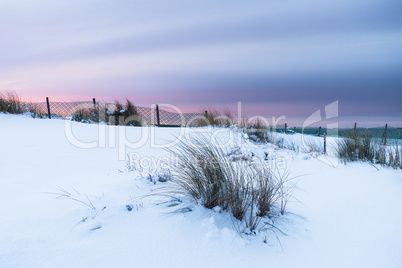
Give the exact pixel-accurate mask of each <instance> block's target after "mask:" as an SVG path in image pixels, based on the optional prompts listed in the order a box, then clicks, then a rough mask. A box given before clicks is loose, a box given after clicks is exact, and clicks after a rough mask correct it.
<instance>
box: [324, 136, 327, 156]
mask: <svg viewBox="0 0 402 268" xmlns="http://www.w3.org/2000/svg"><path fill="white" fill-rule="evenodd" d="M326 153H327V135H326V134H325V133H324V154H326Z"/></svg>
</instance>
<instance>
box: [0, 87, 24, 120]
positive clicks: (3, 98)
mask: <svg viewBox="0 0 402 268" xmlns="http://www.w3.org/2000/svg"><path fill="white" fill-rule="evenodd" d="M0 112H5V113H10V114H22V113H23V112H24V111H23V109H22V102H21V98H20V97H19V96H18V94H17V93H16V92H14V91H6V92H5V93H0Z"/></svg>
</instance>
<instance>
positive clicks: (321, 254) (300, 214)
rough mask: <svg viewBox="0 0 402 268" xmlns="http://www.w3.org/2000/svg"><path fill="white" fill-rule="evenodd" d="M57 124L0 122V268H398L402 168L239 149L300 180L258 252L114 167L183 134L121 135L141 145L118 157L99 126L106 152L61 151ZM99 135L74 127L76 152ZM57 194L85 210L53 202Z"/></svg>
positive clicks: (213, 217)
mask: <svg viewBox="0 0 402 268" xmlns="http://www.w3.org/2000/svg"><path fill="white" fill-rule="evenodd" d="M65 123H66V122H65V121H63V120H39V119H36V120H34V119H31V118H29V117H25V116H14V115H4V114H0V126H1V132H0V148H1V153H0V267H159V266H160V267H162V266H163V267H267V266H272V267H356V266H360V267H401V266H402V256H401V252H402V239H401V237H402V209H401V204H402V173H401V171H400V170H399V171H398V170H393V169H391V168H382V167H378V168H379V171H377V169H375V168H374V167H372V166H370V165H368V164H366V163H353V164H348V165H346V166H345V165H341V164H337V161H336V159H335V158H334V157H331V156H330V157H324V156H314V155H313V156H312V155H310V154H308V153H295V152H293V151H288V150H278V149H277V148H275V147H274V146H272V145H260V146H255V145H252V144H251V143H249V142H247V143H243V144H242V145H241V150H242V151H247V152H253V153H254V154H255V155H256V156H262V155H263V154H264V152H270V153H271V154H272V155H275V158H276V159H279V158H280V159H283V161H284V163H285V164H286V167H287V168H288V169H289V170H290V172H291V174H290V176H291V177H297V178H295V179H294V181H295V182H297V190H296V191H295V192H294V196H295V200H294V202H292V203H290V204H289V208H288V210H289V212H291V213H290V214H289V215H287V216H286V217H285V218H283V219H282V220H281V221H280V222H279V223H278V226H279V227H280V228H281V229H282V230H283V231H284V232H285V233H286V236H285V235H281V234H278V235H279V239H280V243H278V242H277V240H276V238H275V236H273V235H271V236H269V237H268V244H265V243H263V239H264V236H263V235H257V236H252V237H250V236H244V235H243V236H242V237H241V236H240V235H239V234H238V232H237V231H236V227H235V224H234V223H233V221H232V220H231V219H230V217H229V216H228V215H227V214H225V213H217V212H214V211H211V210H207V209H204V208H202V207H199V206H196V205H191V204H184V206H186V207H187V206H190V208H191V209H192V211H191V212H188V213H171V212H172V211H175V207H171V205H172V203H173V201H172V200H169V199H164V198H162V197H158V196H152V195H151V196H149V195H150V194H152V193H154V192H155V191H158V189H164V188H163V187H165V186H166V185H167V184H168V183H169V182H167V184H166V183H159V182H158V183H156V184H154V183H152V182H150V181H149V180H147V178H146V177H147V176H148V171H147V170H143V171H142V172H140V171H139V170H133V171H130V172H129V171H128V170H127V167H126V165H127V162H126V160H119V155H120V157H121V156H122V155H123V156H124V155H127V154H129V153H130V152H134V153H136V155H137V156H138V155H140V156H141V157H142V158H144V157H152V158H147V159H154V160H157V159H158V157H168V156H169V155H168V153H167V152H166V151H165V150H163V147H164V144H165V145H166V144H167V143H168V142H169V141H174V140H176V137H177V136H180V135H181V131H182V129H179V128H147V129H148V130H144V128H137V127H130V128H120V129H119V130H120V131H121V132H124V133H125V136H124V137H125V138H124V139H127V140H130V141H132V142H133V143H132V145H133V144H138V143H143V144H142V145H141V146H140V147H139V148H125V150H124V151H123V152H122V148H120V149H119V148H116V147H113V146H112V145H113V141H114V142H115V143H116V144H119V141H121V140H122V139H123V136H120V137H119V135H118V134H116V133H117V132H116V131H117V128H116V127H113V126H111V127H105V129H106V134H105V138H106V146H105V148H99V146H98V147H95V148H90V149H82V148H78V147H76V146H74V145H72V144H71V142H69V141H68V138H67V137H66V131H65V128H66V125H65ZM105 129H100V131H99V126H97V125H89V124H80V123H72V130H73V133H74V135H75V136H76V138H77V140H79V141H81V142H83V141H86V142H93V141H96V140H97V139H98V138H99V133H101V135H100V136H101V140H102V137H103V133H105V132H104V131H105ZM151 130H154V131H155V133H153V132H152V131H151ZM184 131H185V133H186V134H191V135H201V134H200V133H198V132H200V130H199V129H185V130H184ZM205 131H207V132H209V133H210V134H211V133H215V132H216V131H220V132H219V134H217V135H218V136H220V137H221V138H225V137H230V135H235V136H236V135H240V134H236V133H235V134H233V133H232V132H231V131H230V130H227V129H225V130H222V129H218V130H214V129H207V130H205V129H204V132H205ZM113 133H115V134H116V135H115V137H113V135H112V134H113ZM151 135H155V139H151V138H150V137H151ZM67 136H68V134H67ZM293 137H294V138H295V137H297V136H293ZM295 139H296V138H295ZM153 142H154V143H156V145H155V144H152V143H153ZM101 145H102V144H101ZM132 147H134V146H132ZM155 147H160V148H155ZM229 147H230V146H229ZM144 159H145V158H144ZM328 161H329V162H330V163H331V164H328ZM60 189H64V190H66V191H68V192H69V193H71V198H75V199H78V200H80V201H83V202H84V203H87V204H84V203H81V202H77V201H74V200H71V198H70V199H65V198H56V197H57V196H58V195H56V194H52V192H53V193H54V192H57V193H61V190H60ZM147 196H148V197H147ZM88 200H89V201H90V202H91V204H92V205H93V206H94V207H95V209H91V208H90V206H91V204H89V201H88ZM296 200H298V201H299V202H296ZM127 205H128V206H129V207H130V208H132V210H131V211H129V210H128V209H127Z"/></svg>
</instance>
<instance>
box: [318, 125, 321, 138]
mask: <svg viewBox="0 0 402 268" xmlns="http://www.w3.org/2000/svg"><path fill="white" fill-rule="evenodd" d="M320 135H321V127H319V128H318V137H319V136H320Z"/></svg>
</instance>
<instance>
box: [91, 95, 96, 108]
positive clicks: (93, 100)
mask: <svg viewBox="0 0 402 268" xmlns="http://www.w3.org/2000/svg"><path fill="white" fill-rule="evenodd" d="M92 102H93V103H94V111H96V101H95V98H93V99H92Z"/></svg>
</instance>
